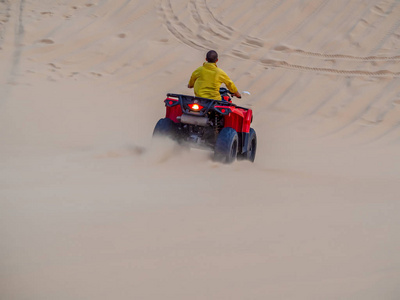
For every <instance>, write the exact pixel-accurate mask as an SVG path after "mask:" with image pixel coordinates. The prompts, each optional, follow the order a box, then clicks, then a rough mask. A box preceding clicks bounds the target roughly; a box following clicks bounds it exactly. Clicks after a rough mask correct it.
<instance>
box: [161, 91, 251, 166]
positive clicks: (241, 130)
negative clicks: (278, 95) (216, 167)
mask: <svg viewBox="0 0 400 300" xmlns="http://www.w3.org/2000/svg"><path fill="white" fill-rule="evenodd" d="M220 94H221V97H222V99H223V100H221V101H218V100H212V99H206V98H200V97H194V96H187V95H180V94H167V98H166V99H165V100H164V102H165V106H166V116H165V118H163V119H160V120H159V121H158V122H157V124H156V126H155V128H154V132H153V136H167V137H169V138H172V139H173V140H176V141H178V142H179V143H189V145H190V146H195V147H200V148H204V147H206V148H211V149H213V150H214V159H215V160H216V161H219V162H223V163H231V162H233V161H234V160H235V159H236V158H238V159H247V160H250V161H251V162H254V159H255V156H256V148H257V136H256V132H255V131H254V129H253V128H251V127H250V124H251V122H252V121H253V112H252V110H251V109H247V108H244V107H239V106H237V105H235V104H233V103H232V101H231V96H233V95H232V94H231V93H230V92H229V91H228V90H227V89H225V88H221V89H220Z"/></svg>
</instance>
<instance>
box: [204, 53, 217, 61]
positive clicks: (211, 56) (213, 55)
mask: <svg viewBox="0 0 400 300" xmlns="http://www.w3.org/2000/svg"><path fill="white" fill-rule="evenodd" d="M206 60H207V61H208V62H209V63H216V62H217V61H218V53H217V52H216V51H214V50H210V51H208V52H207V56H206Z"/></svg>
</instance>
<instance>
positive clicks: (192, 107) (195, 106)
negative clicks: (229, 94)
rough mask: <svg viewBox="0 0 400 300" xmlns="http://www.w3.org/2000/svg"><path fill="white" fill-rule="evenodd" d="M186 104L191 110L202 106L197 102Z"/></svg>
mask: <svg viewBox="0 0 400 300" xmlns="http://www.w3.org/2000/svg"><path fill="white" fill-rule="evenodd" d="M188 106H189V107H190V109H191V110H202V109H203V108H204V107H203V106H201V105H199V104H197V103H191V104H188Z"/></svg>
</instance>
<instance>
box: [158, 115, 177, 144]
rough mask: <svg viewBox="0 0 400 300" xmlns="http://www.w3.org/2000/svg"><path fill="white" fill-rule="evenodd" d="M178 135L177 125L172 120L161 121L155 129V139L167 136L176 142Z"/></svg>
mask: <svg viewBox="0 0 400 300" xmlns="http://www.w3.org/2000/svg"><path fill="white" fill-rule="evenodd" d="M177 135H178V131H177V127H176V124H175V123H174V122H173V121H172V120H171V119H168V118H163V119H160V120H159V121H158V122H157V124H156V126H155V127H154V131H153V137H159V136H165V137H168V138H171V139H173V140H175V139H176V138H177Z"/></svg>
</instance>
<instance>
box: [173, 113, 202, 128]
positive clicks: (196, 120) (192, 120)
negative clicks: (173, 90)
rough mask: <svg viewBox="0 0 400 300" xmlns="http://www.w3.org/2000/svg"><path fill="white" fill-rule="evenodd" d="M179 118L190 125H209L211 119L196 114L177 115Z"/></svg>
mask: <svg viewBox="0 0 400 300" xmlns="http://www.w3.org/2000/svg"><path fill="white" fill-rule="evenodd" d="M177 119H178V120H180V121H181V123H184V124H190V125H197V126H203V127H205V126H208V125H209V121H208V118H207V117H196V116H191V115H186V114H183V115H182V116H180V117H177Z"/></svg>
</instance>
